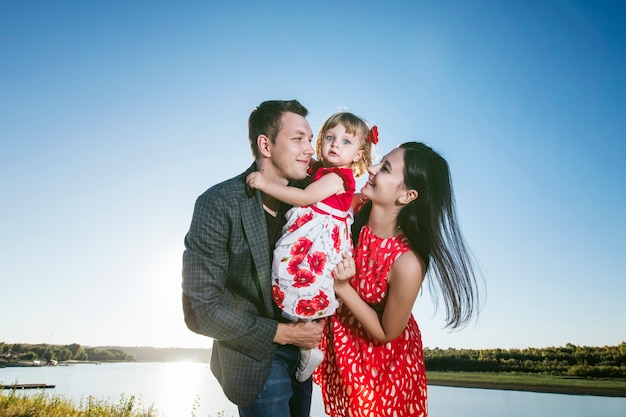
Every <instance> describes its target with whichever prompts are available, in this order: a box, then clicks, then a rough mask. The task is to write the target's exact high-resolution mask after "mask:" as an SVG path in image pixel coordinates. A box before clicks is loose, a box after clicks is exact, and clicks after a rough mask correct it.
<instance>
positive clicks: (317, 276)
mask: <svg viewBox="0 0 626 417" xmlns="http://www.w3.org/2000/svg"><path fill="white" fill-rule="evenodd" d="M330 172H334V173H336V174H337V175H339V176H340V177H341V178H342V179H343V182H344V189H345V190H346V191H345V192H344V193H341V194H337V195H332V196H330V197H328V198H326V199H324V201H322V202H320V203H316V204H313V205H310V206H302V207H293V208H292V209H291V210H289V211H288V212H287V223H286V224H285V226H284V228H283V234H282V236H281V237H280V239H279V240H278V242H277V243H276V248H275V250H274V260H273V263H272V294H273V297H274V301H275V302H276V304H277V305H278V307H280V308H281V310H282V311H283V315H284V316H285V317H287V318H289V319H291V320H293V321H297V320H314V319H317V318H320V317H326V316H329V315H331V314H333V313H334V312H335V310H336V309H337V306H338V303H337V300H336V298H335V291H334V289H333V278H332V274H331V273H332V270H333V269H334V268H335V265H337V263H338V262H339V261H341V259H342V257H341V254H342V253H352V241H351V239H350V226H351V225H352V220H353V216H352V212H351V211H350V204H351V203H352V197H353V196H354V189H355V180H354V175H353V173H352V169H350V168H322V167H319V168H317V169H316V170H315V171H314V172H313V173H312V176H311V181H316V180H317V179H319V178H320V177H322V176H323V175H326V174H328V173H330Z"/></svg>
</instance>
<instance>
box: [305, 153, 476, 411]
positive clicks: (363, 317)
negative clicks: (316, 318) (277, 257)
mask: <svg viewBox="0 0 626 417" xmlns="http://www.w3.org/2000/svg"><path fill="white" fill-rule="evenodd" d="M368 172H369V174H370V176H369V179H368V182H367V183H366V184H365V186H364V187H363V188H362V190H361V194H362V197H364V198H365V199H366V200H367V202H366V203H365V205H364V206H363V208H362V209H361V210H359V211H358V213H357V215H356V218H355V223H354V226H355V228H353V233H354V236H359V238H358V243H357V244H356V248H355V258H354V259H352V258H351V257H349V256H344V259H343V260H342V261H341V262H340V263H339V264H338V265H337V267H336V268H335V270H334V272H333V273H334V276H335V292H336V295H337V297H338V298H339V299H340V300H341V302H342V305H341V307H340V309H339V310H338V311H337V314H336V315H335V316H334V317H332V318H329V319H328V327H327V334H326V338H325V339H324V340H323V342H322V348H323V350H324V354H325V356H324V362H323V363H322V365H321V366H320V367H319V368H318V370H317V371H316V374H315V381H316V382H317V383H318V384H319V385H320V386H321V389H322V396H323V399H324V404H325V408H326V412H327V413H328V414H329V415H330V416H333V417H343V416H350V417H354V416H395V417H399V416H426V415H427V402H426V370H425V367H424V354H423V350H422V341H421V334H420V330H419V328H418V326H417V323H416V322H415V319H414V318H413V315H412V313H411V309H412V307H413V304H414V302H415V299H416V298H417V294H418V293H419V291H420V288H421V286H422V282H423V281H424V278H425V275H426V273H427V272H428V273H429V277H430V278H431V279H434V281H435V282H434V284H436V285H437V286H438V287H439V289H440V291H441V295H442V298H443V300H444V304H445V310H446V326H447V327H450V328H453V329H454V328H458V327H462V326H464V325H465V324H467V323H468V321H469V320H470V319H471V318H472V316H473V314H474V313H475V312H476V305H477V302H478V292H477V284H476V274H475V272H474V266H473V262H472V258H471V256H470V254H469V252H468V251H467V249H466V247H465V244H464V241H463V238H462V235H461V233H460V231H459V228H458V226H457V223H456V214H455V211H454V197H453V191H452V185H451V181H450V172H449V168H448V164H447V162H446V161H445V159H443V158H442V157H441V156H440V155H439V154H437V153H436V152H435V151H433V150H432V149H431V148H430V147H428V146H426V145H424V144H422V143H416V142H409V143H405V144H403V145H400V146H399V147H398V148H396V149H394V150H392V151H391V152H389V154H387V155H386V156H385V157H384V158H383V160H382V162H381V163H380V164H377V165H374V166H372V167H370V168H369V170H368Z"/></svg>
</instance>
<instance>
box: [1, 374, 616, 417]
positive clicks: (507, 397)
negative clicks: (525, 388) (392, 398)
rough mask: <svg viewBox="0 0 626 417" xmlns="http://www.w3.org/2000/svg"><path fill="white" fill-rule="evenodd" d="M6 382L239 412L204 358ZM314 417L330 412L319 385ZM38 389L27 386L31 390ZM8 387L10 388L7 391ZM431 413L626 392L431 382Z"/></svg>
mask: <svg viewBox="0 0 626 417" xmlns="http://www.w3.org/2000/svg"><path fill="white" fill-rule="evenodd" d="M0 383H2V384H12V383H20V384H29V383H33V384H44V383H45V384H49V385H56V388H54V389H48V390H46V391H45V392H46V393H49V394H54V395H60V396H63V397H64V398H66V399H71V400H73V401H74V402H75V403H76V404H79V403H80V401H81V399H82V400H86V399H87V398H88V397H89V396H90V395H91V396H93V397H95V398H96V399H104V400H109V401H110V402H112V403H115V404H117V403H119V401H120V399H121V396H122V395H123V396H124V397H125V398H129V397H130V396H135V398H136V399H138V400H139V401H140V402H141V404H142V405H143V406H144V408H146V409H147V408H148V406H150V405H154V407H155V408H156V409H157V410H158V411H159V415H161V416H164V417H187V416H189V417H191V416H193V417H218V416H219V417H236V416H237V415H238V414H237V407H236V406H235V405H234V404H232V403H230V402H229V401H228V400H227V399H226V397H225V396H224V394H223V393H222V391H221V389H220V387H219V384H218V383H217V381H216V380H215V378H214V377H213V375H212V374H211V370H210V369H209V365H208V364H204V363H109V364H100V365H87V364H81V365H71V366H58V367H28V368H0ZM314 387H315V388H314V393H313V405H312V407H311V416H312V417H324V416H326V414H325V413H324V408H323V405H322V401H321V396H320V392H319V389H318V388H317V386H315V385H314ZM33 391H34V392H37V390H24V391H21V392H23V393H25V394H27V395H29V394H32V393H33ZM7 392H8V391H7V390H5V394H6V393H7ZM428 393H429V397H428V402H429V415H430V416H431V417H501V416H506V417H626V398H613V397H594V396H581V395H562V394H541V393H532V392H518V391H503V390H487V389H476V388H453V387H438V386H429V388H428Z"/></svg>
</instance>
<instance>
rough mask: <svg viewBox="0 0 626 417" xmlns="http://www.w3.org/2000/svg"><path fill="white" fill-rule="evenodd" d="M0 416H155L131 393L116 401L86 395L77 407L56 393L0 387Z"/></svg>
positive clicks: (150, 409) (151, 409)
mask: <svg viewBox="0 0 626 417" xmlns="http://www.w3.org/2000/svg"><path fill="white" fill-rule="evenodd" d="M0 416H2V417H157V416H159V414H158V413H157V411H156V410H154V409H153V408H152V406H151V407H149V408H148V410H147V411H144V409H143V406H142V405H141V403H140V402H139V401H137V400H136V399H135V397H134V396H131V397H129V398H126V397H124V396H123V395H122V397H121V399H120V401H119V403H117V404H114V403H111V402H110V401H108V400H96V399H95V398H94V397H91V396H90V397H88V398H87V399H86V400H81V402H80V404H79V405H78V407H76V406H74V404H73V403H72V401H70V400H68V399H66V398H64V397H62V396H59V395H47V394H45V393H44V392H43V391H40V392H37V393H35V394H25V393H23V392H16V391H15V390H11V391H9V392H8V394H6V393H4V392H2V391H0Z"/></svg>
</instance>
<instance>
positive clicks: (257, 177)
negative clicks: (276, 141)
mask: <svg viewBox="0 0 626 417" xmlns="http://www.w3.org/2000/svg"><path fill="white" fill-rule="evenodd" d="M246 183H247V184H248V185H249V186H250V187H252V188H256V189H258V190H259V191H261V192H263V193H265V194H268V195H270V196H272V197H274V198H275V199H277V200H280V201H283V202H285V203H287V204H290V205H292V206H297V207H301V206H307V205H309V204H314V203H317V202H318V201H322V200H324V199H325V198H327V197H330V196H331V195H335V194H338V193H342V192H344V191H345V189H344V187H343V179H342V178H341V177H340V176H339V175H337V174H336V173H334V172H329V173H328V174H325V175H324V176H322V177H321V178H319V179H318V180H317V181H313V182H312V183H310V184H309V185H308V186H307V187H306V188H305V189H300V188H297V187H290V186H288V185H281V184H277V183H275V182H271V181H268V180H267V178H265V177H264V176H263V174H262V173H260V172H258V171H257V172H253V173H251V174H250V175H248V177H247V178H246Z"/></svg>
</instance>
